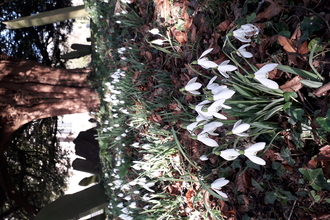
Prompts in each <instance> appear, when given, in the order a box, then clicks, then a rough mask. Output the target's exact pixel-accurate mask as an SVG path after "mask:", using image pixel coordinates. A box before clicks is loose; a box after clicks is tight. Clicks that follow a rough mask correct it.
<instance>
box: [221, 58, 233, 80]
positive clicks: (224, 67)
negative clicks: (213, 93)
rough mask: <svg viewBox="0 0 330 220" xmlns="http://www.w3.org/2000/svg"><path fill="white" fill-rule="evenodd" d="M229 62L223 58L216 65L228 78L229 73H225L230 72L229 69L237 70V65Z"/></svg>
mask: <svg viewBox="0 0 330 220" xmlns="http://www.w3.org/2000/svg"><path fill="white" fill-rule="evenodd" d="M229 62H230V60H225V61H223V62H222V63H220V65H219V66H218V71H219V72H220V73H221V75H223V76H224V77H225V78H229V75H228V74H227V72H231V71H234V70H237V67H236V66H234V65H230V64H228V63H229Z"/></svg>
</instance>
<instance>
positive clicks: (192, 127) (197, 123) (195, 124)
mask: <svg viewBox="0 0 330 220" xmlns="http://www.w3.org/2000/svg"><path fill="white" fill-rule="evenodd" d="M206 123H207V121H206V120H205V121H200V120H197V121H195V122H193V123H191V124H189V125H187V131H189V133H193V131H194V130H195V129H196V128H197V127H199V126H202V125H204V124H206Z"/></svg>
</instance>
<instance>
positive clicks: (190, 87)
mask: <svg viewBox="0 0 330 220" xmlns="http://www.w3.org/2000/svg"><path fill="white" fill-rule="evenodd" d="M196 80H197V77H194V78H192V79H191V80H189V82H188V83H187V85H186V86H185V87H184V89H185V90H186V91H187V92H190V93H192V94H196V95H199V94H200V92H198V91H196V90H197V89H199V88H200V87H202V84H201V83H198V82H196Z"/></svg>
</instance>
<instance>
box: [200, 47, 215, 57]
mask: <svg viewBox="0 0 330 220" xmlns="http://www.w3.org/2000/svg"><path fill="white" fill-rule="evenodd" d="M212 50H213V48H209V49H207V50H205V51H204V52H203V53H202V55H201V56H200V57H199V58H203V57H205V56H206V55H207V54H209V53H210V52H211V51H212Z"/></svg>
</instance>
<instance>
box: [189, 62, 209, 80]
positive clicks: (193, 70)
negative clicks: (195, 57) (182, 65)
mask: <svg viewBox="0 0 330 220" xmlns="http://www.w3.org/2000/svg"><path fill="white" fill-rule="evenodd" d="M188 66H189V68H190V69H192V71H194V72H195V73H197V74H198V75H200V76H203V77H205V78H208V79H212V77H210V76H206V75H204V74H202V73H200V72H198V71H197V70H196V69H194V68H193V67H192V66H191V64H188Z"/></svg>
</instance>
